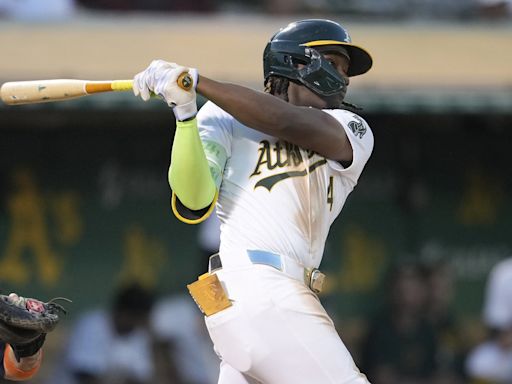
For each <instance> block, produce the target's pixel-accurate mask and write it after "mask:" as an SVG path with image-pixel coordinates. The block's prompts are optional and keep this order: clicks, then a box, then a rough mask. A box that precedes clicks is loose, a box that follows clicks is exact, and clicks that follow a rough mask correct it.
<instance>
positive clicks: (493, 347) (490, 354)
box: [466, 257, 512, 384]
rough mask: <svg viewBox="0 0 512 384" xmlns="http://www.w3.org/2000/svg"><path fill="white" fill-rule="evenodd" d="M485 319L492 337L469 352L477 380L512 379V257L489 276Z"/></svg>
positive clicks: (495, 383) (506, 383)
mask: <svg viewBox="0 0 512 384" xmlns="http://www.w3.org/2000/svg"><path fill="white" fill-rule="evenodd" d="M483 317H484V323H485V325H486V326H487V327H488V328H489V337H488V339H487V340H486V341H484V342H483V343H481V344H480V345H478V346H476V347H475V348H474V349H473V350H472V351H471V353H470V354H469V356H468V359H467V361H466V369H467V373H468V376H469V377H470V378H471V379H472V382H474V383H481V382H483V383H492V384H510V383H512V257H510V258H507V259H505V260H503V261H501V262H500V263H498V264H497V265H496V266H495V267H494V268H493V269H492V271H491V273H490V275H489V278H488V280H487V286H486V294H485V301H484V316H483Z"/></svg>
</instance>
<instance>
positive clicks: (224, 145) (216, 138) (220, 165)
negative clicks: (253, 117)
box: [197, 101, 233, 188]
mask: <svg viewBox="0 0 512 384" xmlns="http://www.w3.org/2000/svg"><path fill="white" fill-rule="evenodd" d="M197 125H198V128H199V136H200V137H201V141H202V143H203V148H204V152H205V154H206V159H207V160H208V163H209V164H210V170H211V172H212V175H213V178H214V179H215V183H216V185H217V188H218V187H219V185H220V181H221V179H222V177H221V176H222V175H221V174H222V172H223V171H224V166H225V164H226V161H227V159H228V158H229V157H230V156H231V141H232V138H233V117H232V116H231V115H229V114H228V113H227V112H225V111H223V110H222V109H220V108H219V107H218V106H216V105H215V104H213V103H212V102H211V101H208V102H207V103H205V105H203V107H202V108H201V110H200V111H199V113H198V114H197Z"/></svg>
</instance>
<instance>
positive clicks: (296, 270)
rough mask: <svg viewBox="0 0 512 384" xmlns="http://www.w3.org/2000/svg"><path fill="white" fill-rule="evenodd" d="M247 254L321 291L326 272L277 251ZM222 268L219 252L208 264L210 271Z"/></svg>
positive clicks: (257, 251)
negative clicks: (305, 266) (307, 266)
mask: <svg viewBox="0 0 512 384" xmlns="http://www.w3.org/2000/svg"><path fill="white" fill-rule="evenodd" d="M247 256H249V260H250V261H251V263H253V264H263V265H268V266H270V267H273V268H275V269H277V270H279V271H281V272H283V273H284V274H286V275H288V276H290V277H292V278H294V279H295V280H298V281H301V282H303V283H304V284H305V285H306V286H307V287H309V288H310V289H311V290H312V291H313V292H315V293H320V292H321V291H322V286H323V283H324V280H325V274H323V273H322V272H320V270H318V269H317V268H304V267H303V266H301V265H300V264H299V263H297V262H296V261H294V260H292V259H290V258H285V257H283V256H281V255H278V254H276V253H272V252H267V251H260V250H248V251H247ZM220 269H222V260H221V259H220V256H219V254H218V253H216V254H214V255H211V256H210V261H209V265H208V272H210V273H214V272H215V271H218V270H220Z"/></svg>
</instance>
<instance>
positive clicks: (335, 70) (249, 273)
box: [134, 20, 373, 384]
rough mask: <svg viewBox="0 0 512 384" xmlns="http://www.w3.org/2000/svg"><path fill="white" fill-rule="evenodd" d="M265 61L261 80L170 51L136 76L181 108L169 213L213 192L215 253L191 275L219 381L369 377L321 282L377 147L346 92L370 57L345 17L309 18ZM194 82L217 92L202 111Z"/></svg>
mask: <svg viewBox="0 0 512 384" xmlns="http://www.w3.org/2000/svg"><path fill="white" fill-rule="evenodd" d="M263 65H264V76H265V92H258V91H254V90H251V89H248V88H245V87H242V86H238V85H233V84H227V83H221V82H217V81H214V80H212V79H209V78H206V77H204V76H200V75H199V74H198V70H197V69H189V68H185V67H182V66H179V65H177V64H175V63H168V62H164V61H161V60H156V61H153V62H152V63H151V64H150V66H149V67H148V68H147V69H146V70H144V71H143V72H141V73H139V74H137V75H136V76H135V78H134V92H135V94H136V95H140V96H141V97H142V98H143V99H144V100H148V99H149V98H150V95H151V92H153V93H155V94H157V95H159V96H160V97H162V98H163V99H165V101H166V102H167V103H168V104H169V105H170V106H172V107H173V111H174V114H175V117H176V119H177V129H176V134H175V138H174V143H173V147H172V154H171V166H170V168H169V182H170V185H171V188H172V191H173V195H172V209H173V211H174V213H175V214H176V216H177V217H178V218H179V219H181V220H182V221H184V222H186V223H198V222H201V221H202V220H204V219H205V218H206V217H207V216H208V215H209V213H210V212H211V211H212V209H213V207H214V205H215V204H216V207H217V214H218V216H219V219H220V221H221V243H220V251H219V254H217V255H213V256H212V257H211V258H210V265H209V269H208V273H207V274H205V275H202V276H201V277H200V278H199V279H198V281H197V282H195V283H193V284H191V285H189V289H190V292H191V294H192V296H193V297H194V299H195V300H196V302H197V303H198V305H199V307H200V308H201V309H202V311H203V312H204V313H205V315H206V318H205V319H206V325H207V327H208V331H209V333H210V336H211V338H212V340H213V342H214V345H215V350H216V352H217V354H218V355H219V357H220V358H221V368H220V377H219V383H220V384H246V383H251V384H252V383H265V384H284V383H293V384H302V383H304V384H306V383H307V384H311V383H315V384H324V383H325V384H327V383H340V384H341V383H347V384H348V383H350V384H360V383H368V381H367V379H366V377H365V376H364V375H363V374H361V373H360V372H359V370H358V369H357V367H356V366H355V365H354V362H353V360H352V358H351V356H350V354H349V352H348V351H347V349H346V348H345V346H344V344H343V342H342V341H341V339H340V337H339V336H338V333H337V332H336V329H335V328H334V325H333V322H332V320H331V319H330V317H329V315H328V314H327V313H326V311H325V310H324V308H323V307H322V305H321V303H320V301H319V299H318V297H317V293H318V292H320V291H321V288H322V283H323V279H324V275H323V273H322V272H320V270H319V269H318V268H319V266H320V262H321V260H322V255H323V251H324V246H325V241H326V238H327V235H328V232H329V227H330V225H331V224H332V222H333V221H334V220H335V218H336V217H337V216H338V214H339V213H340V211H341V209H342V208H343V205H344V203H345V201H346V199H347V196H348V195H349V193H350V192H351V191H352V189H353V188H354V187H355V185H356V184H357V181H358V178H359V176H360V174H361V172H362V170H363V168H364V166H365V164H366V162H367V160H368V158H369V157H370V154H371V152H372V149H373V135H372V132H371V130H370V128H369V126H368V124H367V123H366V122H365V121H364V119H363V118H361V117H360V116H358V115H357V114H355V113H353V112H351V108H346V107H347V105H348V104H346V103H345V102H344V97H345V93H346V90H347V86H348V83H349V77H351V76H357V75H360V74H363V73H365V72H367V71H368V70H369V69H370V67H371V66H372V59H371V56H370V55H369V53H368V52H367V51H366V50H364V49H363V48H360V47H358V46H356V45H354V44H352V42H351V39H350V37H349V35H348V33H347V31H346V30H345V29H344V28H343V27H341V26H340V25H339V24H337V23H335V22H332V21H329V20H302V21H298V22H295V23H291V24H289V25H288V26H287V27H285V28H283V29H281V30H280V31H279V32H277V33H276V34H275V35H274V36H273V37H272V38H271V39H270V41H269V43H268V44H267V46H266V48H265V51H264V55H263ZM184 72H188V74H189V76H188V77H185V79H184V77H183V73H184ZM192 84H193V86H192ZM196 92H199V93H200V94H202V95H203V96H205V97H206V98H207V99H208V100H209V101H208V102H207V103H206V104H205V105H204V106H203V107H202V108H201V110H200V111H199V113H197V107H196ZM348 106H349V105H348ZM196 114H197V116H196Z"/></svg>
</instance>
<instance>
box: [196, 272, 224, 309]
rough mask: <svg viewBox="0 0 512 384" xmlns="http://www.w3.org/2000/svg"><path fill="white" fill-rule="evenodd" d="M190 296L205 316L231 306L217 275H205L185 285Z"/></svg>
mask: <svg viewBox="0 0 512 384" xmlns="http://www.w3.org/2000/svg"><path fill="white" fill-rule="evenodd" d="M187 288H188V291H189V292H190V295H191V296H192V298H193V299H194V301H195V302H196V304H197V306H198V307H199V309H200V310H201V312H203V313H204V314H205V315H206V316H211V315H214V314H215V313H217V312H220V311H222V310H223V309H226V308H228V307H230V306H231V301H229V299H228V297H227V295H226V292H225V291H224V288H223V287H222V285H221V283H220V281H219V278H218V277H217V275H215V274H213V275H210V274H208V273H205V274H204V275H201V276H199V279H197V281H194V282H193V283H192V284H188V285H187Z"/></svg>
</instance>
